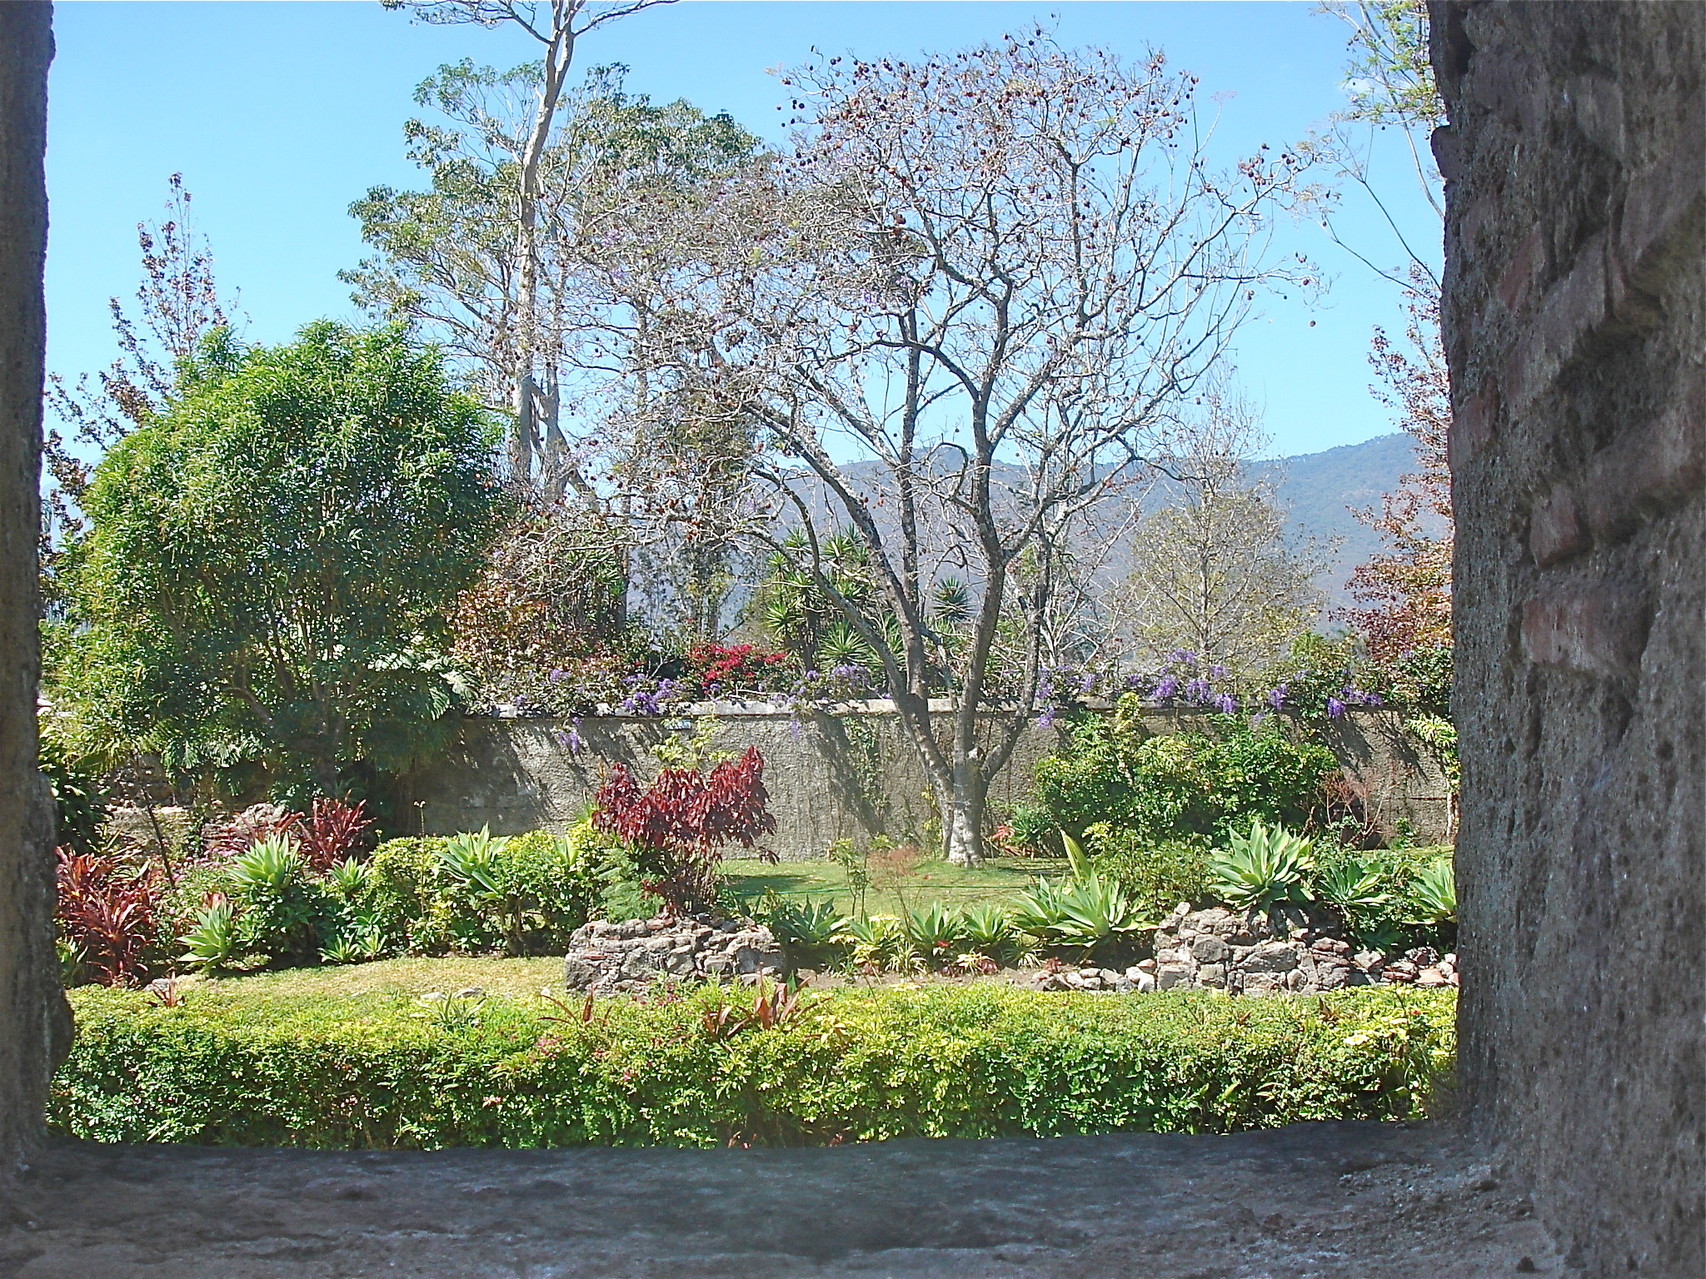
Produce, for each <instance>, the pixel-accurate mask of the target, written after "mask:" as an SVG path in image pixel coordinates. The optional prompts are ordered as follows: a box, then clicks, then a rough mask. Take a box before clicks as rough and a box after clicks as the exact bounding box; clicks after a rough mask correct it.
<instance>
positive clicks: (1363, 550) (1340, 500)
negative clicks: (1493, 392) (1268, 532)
mask: <svg viewBox="0 0 1706 1279" xmlns="http://www.w3.org/2000/svg"><path fill="white" fill-rule="evenodd" d="M1259 465H1263V466H1269V467H1273V468H1275V469H1276V470H1278V471H1279V472H1280V474H1281V478H1280V479H1279V481H1278V486H1277V487H1278V496H1279V500H1280V503H1281V504H1282V505H1283V506H1284V507H1285V508H1286V509H1287V510H1288V511H1289V513H1290V515H1291V521H1292V525H1293V527H1295V528H1296V529H1297V530H1298V532H1299V533H1300V534H1301V535H1303V536H1304V537H1313V538H1316V539H1318V540H1321V541H1327V540H1329V539H1332V538H1342V539H1343V541H1342V542H1341V543H1340V545H1339V548H1338V550H1337V551H1336V552H1334V553H1333V554H1332V556H1331V557H1330V560H1329V564H1328V568H1327V571H1326V572H1324V573H1322V574H1321V576H1320V577H1318V578H1317V579H1316V581H1317V584H1318V585H1319V586H1320V587H1321V589H1322V590H1323V591H1324V592H1326V595H1327V602H1328V607H1329V608H1338V607H1341V606H1342V605H1344V604H1346V603H1349V596H1348V595H1347V594H1346V593H1345V579H1346V578H1347V577H1349V576H1350V573H1351V570H1352V569H1353V568H1355V567H1356V566H1357V565H1358V564H1360V563H1362V562H1363V561H1364V560H1366V559H1367V558H1368V557H1369V556H1370V555H1372V554H1374V553H1375V552H1376V551H1377V550H1379V549H1380V538H1379V537H1378V535H1376V533H1375V532H1374V530H1373V529H1371V528H1369V527H1368V525H1366V524H1364V523H1362V522H1361V521H1360V520H1358V519H1357V518H1356V517H1355V516H1354V515H1352V514H1351V509H1352V508H1353V507H1355V508H1358V509H1360V508H1363V507H1370V506H1376V507H1377V506H1378V505H1379V504H1380V495H1381V494H1382V493H1387V492H1390V491H1391V490H1392V489H1394V488H1396V487H1397V486H1398V478H1399V476H1401V475H1404V474H1405V473H1406V472H1409V471H1413V470H1415V469H1416V452H1415V445H1414V442H1413V441H1412V440H1411V439H1410V437H1409V436H1407V435H1402V434H1398V435H1381V436H1377V437H1376V438H1374V439H1372V440H1364V441H1363V442H1362V443H1361V444H1346V445H1343V446H1341V447H1340V448H1336V449H1328V450H1327V451H1326V452H1325V453H1304V454H1302V455H1301V456H1298V457H1288V458H1282V459H1280V460H1278V461H1276V462H1269V463H1260V464H1259Z"/></svg>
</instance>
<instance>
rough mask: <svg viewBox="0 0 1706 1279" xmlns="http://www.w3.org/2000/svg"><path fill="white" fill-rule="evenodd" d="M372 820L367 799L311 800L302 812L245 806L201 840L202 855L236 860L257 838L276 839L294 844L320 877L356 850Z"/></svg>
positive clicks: (270, 805) (318, 798)
mask: <svg viewBox="0 0 1706 1279" xmlns="http://www.w3.org/2000/svg"><path fill="white" fill-rule="evenodd" d="M372 825H373V818H371V817H369V816H368V815H367V801H366V800H361V801H359V802H357V803H354V804H346V803H345V802H344V801H343V800H341V799H330V798H328V797H326V796H324V795H319V796H316V797H315V799H314V802H313V804H312V805H311V806H310V808H309V810H308V812H307V813H293V812H291V811H290V810H289V809H286V808H281V807H280V806H278V805H277V804H254V805H251V806H250V807H248V808H245V809H244V810H243V811H242V812H240V813H238V814H237V815H236V816H235V817H233V818H232V819H231V820H230V821H228V822H226V823H225V824H224V825H223V826H221V827H219V829H218V830H216V831H214V832H213V834H212V835H210V836H209V837H208V840H207V855H208V856H209V857H210V858H214V859H216V860H229V859H230V858H233V857H240V856H241V855H242V854H244V853H246V852H248V851H249V850H250V849H251V848H253V847H254V846H255V845H256V844H258V843H260V842H261V841H262V840H263V839H267V838H269V837H271V836H273V835H282V836H283V837H284V838H285V839H288V840H289V841H290V842H291V843H292V844H294V845H295V846H296V849H297V851H298V852H300V853H301V854H302V858H303V860H304V861H305V862H307V864H308V869H309V870H311V871H313V872H314V873H315V874H317V875H319V874H324V873H325V872H326V870H327V868H329V867H330V866H331V865H332V863H333V862H341V861H343V860H344V859H345V858H346V857H351V856H354V855H355V854H356V853H358V852H360V851H362V847H363V845H364V843H365V842H366V839H365V836H366V832H367V829H368V827H370V826H372Z"/></svg>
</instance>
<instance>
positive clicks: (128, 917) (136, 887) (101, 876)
mask: <svg viewBox="0 0 1706 1279" xmlns="http://www.w3.org/2000/svg"><path fill="white" fill-rule="evenodd" d="M54 852H55V854H56V855H57V857H58V859H59V868H58V885H59V931H60V935H61V936H62V937H63V938H64V939H65V940H66V942H68V943H69V944H70V945H71V946H72V948H73V949H75V950H76V951H77V953H78V954H79V955H81V956H82V958H83V962H84V963H87V964H89V965H90V966H91V967H93V968H94V969H95V971H96V972H97V973H99V974H100V979H101V981H102V983H103V984H105V985H108V986H127V985H132V984H134V983H135V982H137V981H138V980H139V979H140V978H141V977H142V976H143V975H144V974H145V972H146V964H147V959H148V951H149V947H150V946H152V945H153V943H154V934H155V932H156V929H157V927H158V918H159V908H160V897H161V891H162V889H161V883H160V877H159V875H158V874H157V873H156V871H155V869H154V868H153V867H149V868H148V869H146V870H144V871H141V872H136V871H130V870H127V868H126V867H124V866H123V865H122V864H121V863H120V862H119V861H118V859H117V858H114V857H106V856H101V855H99V854H93V853H74V852H72V851H71V850H70V849H68V848H57V849H55V850H54Z"/></svg>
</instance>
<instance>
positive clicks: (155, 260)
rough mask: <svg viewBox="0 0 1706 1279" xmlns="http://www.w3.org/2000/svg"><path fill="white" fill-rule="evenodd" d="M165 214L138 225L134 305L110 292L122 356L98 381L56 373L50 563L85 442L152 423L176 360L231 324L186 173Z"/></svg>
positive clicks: (170, 186) (65, 526)
mask: <svg viewBox="0 0 1706 1279" xmlns="http://www.w3.org/2000/svg"><path fill="white" fill-rule="evenodd" d="M166 185H167V190H168V195H167V200H166V212H165V216H164V217H162V218H160V219H159V220H158V221H156V222H138V223H137V224H136V243H137V248H138V249H139V250H140V251H141V260H142V282H141V283H140V284H139V285H138V286H137V290H136V301H135V310H134V312H132V311H127V310H126V309H125V306H124V304H123V303H122V302H120V301H119V299H117V298H109V299H108V301H107V306H108V309H109V310H110V311H111V313H112V328H113V334H114V337H115V338H116V340H117V342H118V348H119V358H118V359H116V360H114V361H113V362H112V364H111V365H109V366H108V367H107V368H106V369H104V370H103V371H101V372H100V373H98V374H96V375H95V376H94V378H93V379H91V378H90V376H89V375H88V374H87V373H82V374H79V375H78V376H77V378H76V380H75V381H74V382H67V381H66V380H65V378H63V377H61V376H60V375H59V374H57V373H54V374H50V375H49V377H48V385H47V407H48V410H49V412H50V414H51V415H52V416H53V417H54V418H57V419H58V421H59V423H60V426H61V427H63V428H64V429H63V430H61V429H59V428H58V427H52V426H50V427H49V428H48V429H47V431H46V432H45V436H44V439H43V461H44V462H45V464H46V470H47V473H48V476H49V480H50V484H49V488H48V491H47V494H46V496H45V498H44V505H45V508H46V509H45V514H46V517H47V518H45V519H44V520H43V522H42V525H43V537H44V546H43V552H44V561H46V562H51V556H52V554H53V546H54V545H56V544H57V543H58V542H60V541H62V540H63V539H64V538H65V537H66V536H68V535H70V534H72V533H74V532H75V531H76V530H77V529H78V528H80V527H81V524H82V520H81V517H80V516H79V515H78V514H77V509H76V506H77V502H78V500H79V499H80V498H81V497H82V495H83V490H84V489H85V488H87V487H88V483H89V472H90V463H89V461H88V459H87V457H86V456H85V455H84V454H83V453H82V452H80V451H79V450H80V449H81V450H87V451H93V452H96V453H99V452H104V451H105V450H107V449H109V448H111V447H112V446H113V445H114V444H116V443H117V442H118V441H119V440H120V439H122V438H123V437H124V436H126V435H128V434H129V433H130V432H131V431H133V430H135V429H136V428H137V427H138V426H141V425H142V424H143V423H145V422H147V421H148V420H149V418H151V417H152V416H153V415H154V414H155V413H156V412H158V411H159V410H160V409H161V408H162V407H163V406H164V405H165V402H166V400H167V398H168V397H169V396H170V394H171V392H172V383H173V380H174V379H175V378H176V377H177V374H178V370H179V367H180V365H181V364H182V363H183V362H184V361H186V360H188V359H190V357H192V356H193V355H194V354H195V353H196V349H197V348H198V347H199V346H200V344H201V340H202V339H203V338H204V337H206V336H207V335H208V334H209V333H211V332H212V331H213V330H215V329H218V328H222V327H225V326H227V325H229V324H230V323H231V317H230V315H229V313H228V309H227V307H226V305H225V303H223V302H221V301H220V298H219V291H218V289H217V288H215V286H214V280H213V253H212V251H211V250H210V249H209V247H208V244H207V241H206V239H205V238H204V237H203V236H202V235H201V234H200V233H199V232H198V231H197V230H196V228H195V223H194V220H193V219H192V217H191V205H192V203H193V197H192V196H191V195H190V192H189V191H188V189H186V188H185V186H184V177H183V174H181V173H174V174H172V176H171V177H169V178H168V179H166Z"/></svg>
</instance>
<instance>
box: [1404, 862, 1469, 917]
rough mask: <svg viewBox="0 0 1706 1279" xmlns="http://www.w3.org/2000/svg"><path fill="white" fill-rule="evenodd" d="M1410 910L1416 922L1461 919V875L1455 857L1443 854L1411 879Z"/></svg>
mask: <svg viewBox="0 0 1706 1279" xmlns="http://www.w3.org/2000/svg"><path fill="white" fill-rule="evenodd" d="M1409 895H1410V909H1411V912H1412V918H1411V919H1410V921H1409V922H1410V923H1414V924H1445V923H1453V922H1455V921H1456V919H1457V877H1456V875H1455V874H1454V873H1453V871H1452V868H1451V859H1450V858H1449V857H1442V858H1440V859H1439V860H1438V861H1437V862H1434V863H1432V864H1431V865H1428V866H1424V867H1422V869H1421V870H1419V871H1417V872H1416V877H1415V878H1414V879H1412V880H1411V881H1410V894H1409Z"/></svg>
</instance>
